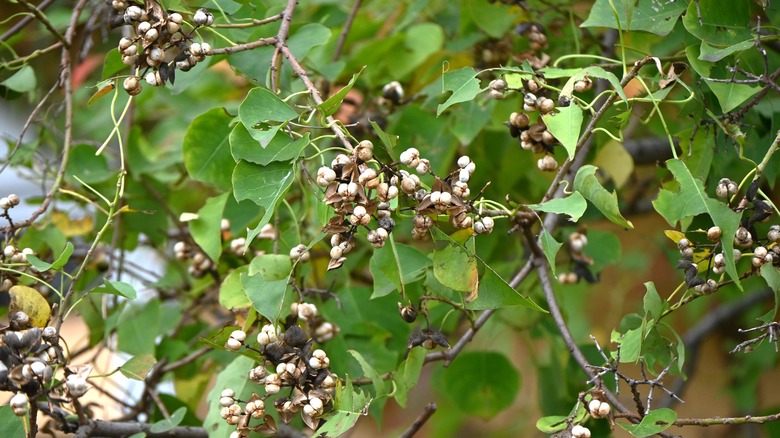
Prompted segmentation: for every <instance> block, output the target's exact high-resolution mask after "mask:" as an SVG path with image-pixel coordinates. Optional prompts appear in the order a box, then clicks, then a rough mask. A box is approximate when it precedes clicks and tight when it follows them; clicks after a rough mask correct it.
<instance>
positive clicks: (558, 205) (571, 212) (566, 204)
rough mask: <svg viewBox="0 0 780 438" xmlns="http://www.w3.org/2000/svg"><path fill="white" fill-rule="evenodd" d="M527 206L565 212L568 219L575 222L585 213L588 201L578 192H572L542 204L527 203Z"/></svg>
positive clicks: (541, 209)
mask: <svg viewBox="0 0 780 438" xmlns="http://www.w3.org/2000/svg"><path fill="white" fill-rule="evenodd" d="M528 208H530V209H533V210H536V211H544V212H547V213H557V214H565V215H568V216H569V220H570V221H572V222H577V221H579V220H580V218H581V217H582V215H583V214H585V210H587V208H588V203H587V202H586V201H585V198H583V197H582V195H581V194H580V192H574V193H572V194H571V195H569V196H567V197H565V198H555V199H550V200H549V201H547V202H545V203H544V204H532V205H529V206H528Z"/></svg>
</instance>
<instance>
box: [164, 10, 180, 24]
mask: <svg viewBox="0 0 780 438" xmlns="http://www.w3.org/2000/svg"><path fill="white" fill-rule="evenodd" d="M168 21H171V22H173V23H176V24H182V23H183V22H184V17H182V16H181V14H180V13H178V12H173V13H171V14H170V15H168Z"/></svg>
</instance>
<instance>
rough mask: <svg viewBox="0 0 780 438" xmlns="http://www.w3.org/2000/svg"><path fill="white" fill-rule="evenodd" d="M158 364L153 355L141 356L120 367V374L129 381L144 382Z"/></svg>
mask: <svg viewBox="0 0 780 438" xmlns="http://www.w3.org/2000/svg"><path fill="white" fill-rule="evenodd" d="M156 363H157V359H155V358H154V356H152V355H151V354H139V355H137V356H133V357H131V358H130V360H128V361H127V362H125V363H124V365H122V366H121V367H119V372H121V373H122V374H123V375H124V376H125V377H127V378H128V379H133V380H139V381H143V380H144V379H145V378H146V375H147V374H149V371H150V370H151V369H152V367H154V364H156Z"/></svg>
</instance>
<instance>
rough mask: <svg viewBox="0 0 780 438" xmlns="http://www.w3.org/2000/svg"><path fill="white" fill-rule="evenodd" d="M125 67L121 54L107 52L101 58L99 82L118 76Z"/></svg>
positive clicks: (115, 51) (116, 51)
mask: <svg viewBox="0 0 780 438" xmlns="http://www.w3.org/2000/svg"><path fill="white" fill-rule="evenodd" d="M126 68H127V66H126V65H125V64H124V63H123V62H122V54H121V53H119V50H109V51H108V53H106V56H105V58H103V72H102V73H101V75H100V79H101V80H106V79H108V78H113V77H114V76H116V75H118V74H119V73H120V72H121V71H122V70H124V69H126Z"/></svg>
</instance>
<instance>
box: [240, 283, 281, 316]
mask: <svg viewBox="0 0 780 438" xmlns="http://www.w3.org/2000/svg"><path fill="white" fill-rule="evenodd" d="M240 278H241V284H242V285H243V286H244V290H246V295H247V297H248V298H249V300H250V301H251V302H252V307H254V309H255V310H257V313H259V314H260V315H263V316H264V317H266V318H268V320H269V321H271V323H273V324H276V321H277V320H278V319H279V317H280V315H281V314H282V310H283V309H284V308H285V307H286V306H285V302H286V300H285V298H286V292H287V284H288V280H289V279H288V278H284V279H282V280H270V281H269V280H266V279H264V278H263V276H262V275H261V274H257V275H248V274H240ZM288 304H289V303H288Z"/></svg>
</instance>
